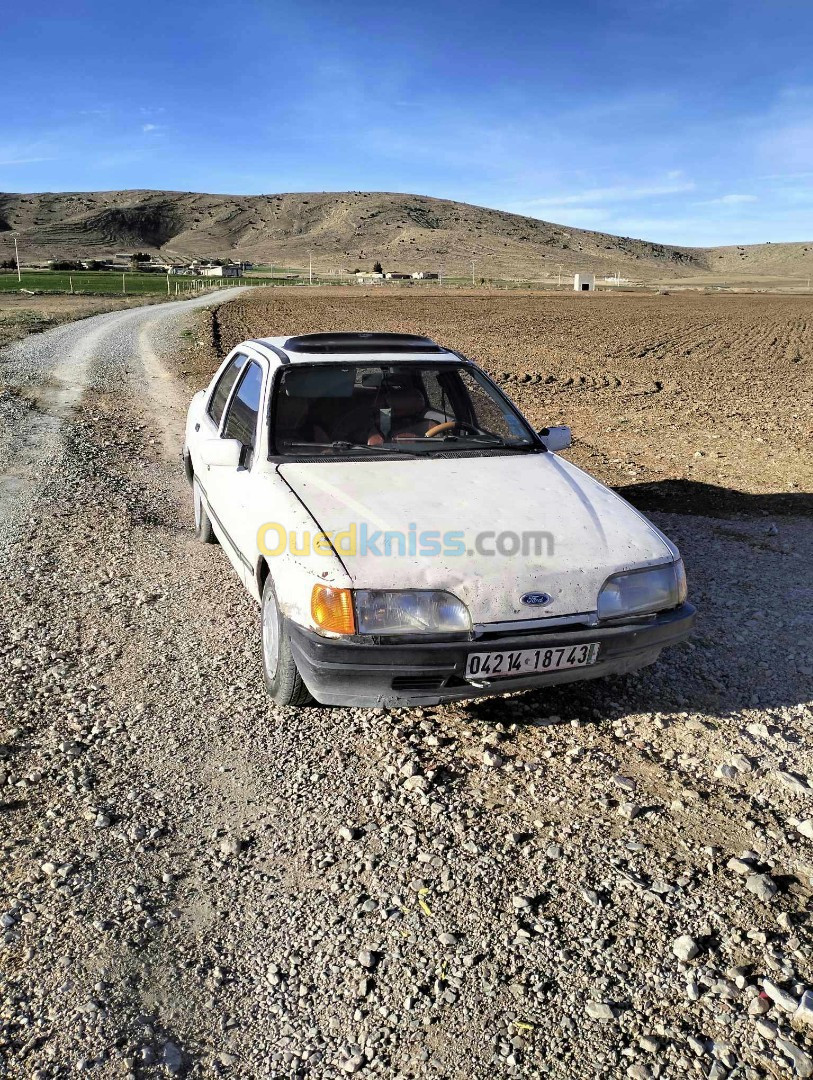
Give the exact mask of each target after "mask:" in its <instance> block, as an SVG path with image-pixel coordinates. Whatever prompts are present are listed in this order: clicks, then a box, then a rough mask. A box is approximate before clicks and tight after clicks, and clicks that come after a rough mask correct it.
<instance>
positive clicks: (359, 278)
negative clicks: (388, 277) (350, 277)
mask: <svg viewBox="0 0 813 1080" xmlns="http://www.w3.org/2000/svg"><path fill="white" fill-rule="evenodd" d="M383 280H384V275H383V274H376V273H373V272H370V273H369V274H366V273H362V272H361V271H359V272H358V273H357V274H356V284H357V285H374V284H375V283H376V282H377V281H383Z"/></svg>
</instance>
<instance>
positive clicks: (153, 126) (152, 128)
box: [141, 124, 158, 132]
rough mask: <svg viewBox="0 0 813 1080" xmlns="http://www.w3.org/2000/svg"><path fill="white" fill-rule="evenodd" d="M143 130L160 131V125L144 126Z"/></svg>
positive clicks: (142, 126)
mask: <svg viewBox="0 0 813 1080" xmlns="http://www.w3.org/2000/svg"><path fill="white" fill-rule="evenodd" d="M141 130H142V131H144V132H149V131H158V124H142V125H141Z"/></svg>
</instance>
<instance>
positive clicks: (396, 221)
mask: <svg viewBox="0 0 813 1080" xmlns="http://www.w3.org/2000/svg"><path fill="white" fill-rule="evenodd" d="M11 230H15V231H17V232H18V233H19V236H20V243H21V246H22V251H23V252H24V256H23V257H24V261H29V262H30V261H36V260H40V261H45V260H47V259H50V258H54V257H78V256H91V257H93V256H99V255H103V254H105V255H106V254H111V253H114V252H116V251H119V250H132V249H133V248H137V249H139V250H145V251H150V252H158V251H160V252H162V253H163V254H164V255H170V256H193V255H194V256H209V257H217V256H219V257H232V258H244V259H250V260H253V261H255V262H260V263H266V264H268V263H272V264H273V263H277V264H281V265H303V264H304V263H307V260H308V253H309V252H312V253H313V261H314V266H315V267H316V268H317V269H318V270H321V271H328V270H337V271H342V270H354V269H356V268H357V267H359V268H363V269H369V268H370V266H371V265H372V263H373V262H374V261H375V260H379V259H380V260H381V262H382V263H384V265H385V268H386V269H392V270H413V269H427V270H435V271H437V270H439V269H441V267H442V268H443V269H444V271H445V273H446V274H448V275H454V274H458V275H470V274H471V271H472V255H474V272H475V275H476V276H477V277H478V278H480V277H484V278H492V277H533V278H541V277H544V276H545V275H554V274H558V272H559V268H560V267H561V270H562V273H563V274H564V273H568V272H572V271H573V270H574V269H588V270H594V271H595V272H596V273H597V274H599V275H601V276H603V275H607V274H613V273H615V272H616V271H618V272H620V273H621V275H622V276H625V277H630V278H634V279H644V280H654V279H663V278H667V279H668V278H671V277H684V278H685V277H694V276H701V277H702V276H705V275H720V274H723V275H736V274H743V275H749V276H752V277H754V276H757V277H758V276H775V277H788V276H794V277H799V278H804V277H807V276H808V275H809V274H810V267H811V266H813V243H811V244H805V243H799V244H758V245H752V246H748V247H727V248H719V249H716V248H681V247H674V246H669V245H664V244H656V243H651V242H649V241H644V240H635V239H631V238H629V237H619V236H610V235H607V234H605V233H597V232H590V231H586V230H583V229H573V228H569V227H567V226H564V225H556V224H553V223H551V222H547V221H540V220H538V219H536V218H528V217H521V216H520V215H518V214H508V213H504V212H502V211H499V210H489V209H485V208H483V207H479V206H471V205H469V204H467V203H457V202H450V201H447V200H444V199H432V198H428V197H426V196H422V195H405V194H393V193H388V192H361V191H349V192H304V193H295V194H282V195H234V196H232V195H206V194H198V193H195V192H174V191H101V192H59V193H42V194H0V247H5V246H6V244H4V243H3V239H4V238H3V233H4V232H6V233H7V232H10V231H11Z"/></svg>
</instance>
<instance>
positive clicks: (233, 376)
mask: <svg viewBox="0 0 813 1080" xmlns="http://www.w3.org/2000/svg"><path fill="white" fill-rule="evenodd" d="M245 362H246V358H245V356H243V355H242V354H241V353H238V354H237V356H235V358H234V359H233V360H232V362H231V363H230V364H229V366H228V367H227V368H226V370H225V371H224V372H223V374H222V375H221V376H220V378H219V379H218V381H217V386H216V387H215V391H214V393H213V394H212V396H211V398H210V399H209V408H208V409H207V410H206V411H207V412H208V413H209V416H211V418H212V420H214V422H215V426H216V427H220V420H221V417H222V416H223V410H224V409H225V408H226V402H227V401H228V400H229V394H230V393H231V391H232V387H233V386H234V384H235V383H236V382H237V376H238V375H239V374H240V372H241V371H242V369H243V367H244V366H245Z"/></svg>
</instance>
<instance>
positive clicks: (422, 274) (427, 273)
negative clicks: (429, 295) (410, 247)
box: [412, 270, 438, 281]
mask: <svg viewBox="0 0 813 1080" xmlns="http://www.w3.org/2000/svg"><path fill="white" fill-rule="evenodd" d="M412 276H413V277H414V278H415V280H416V281H437V279H438V275H437V274H435V273H433V272H432V271H431V270H416V271H415V273H414V274H413V275H412Z"/></svg>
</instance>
